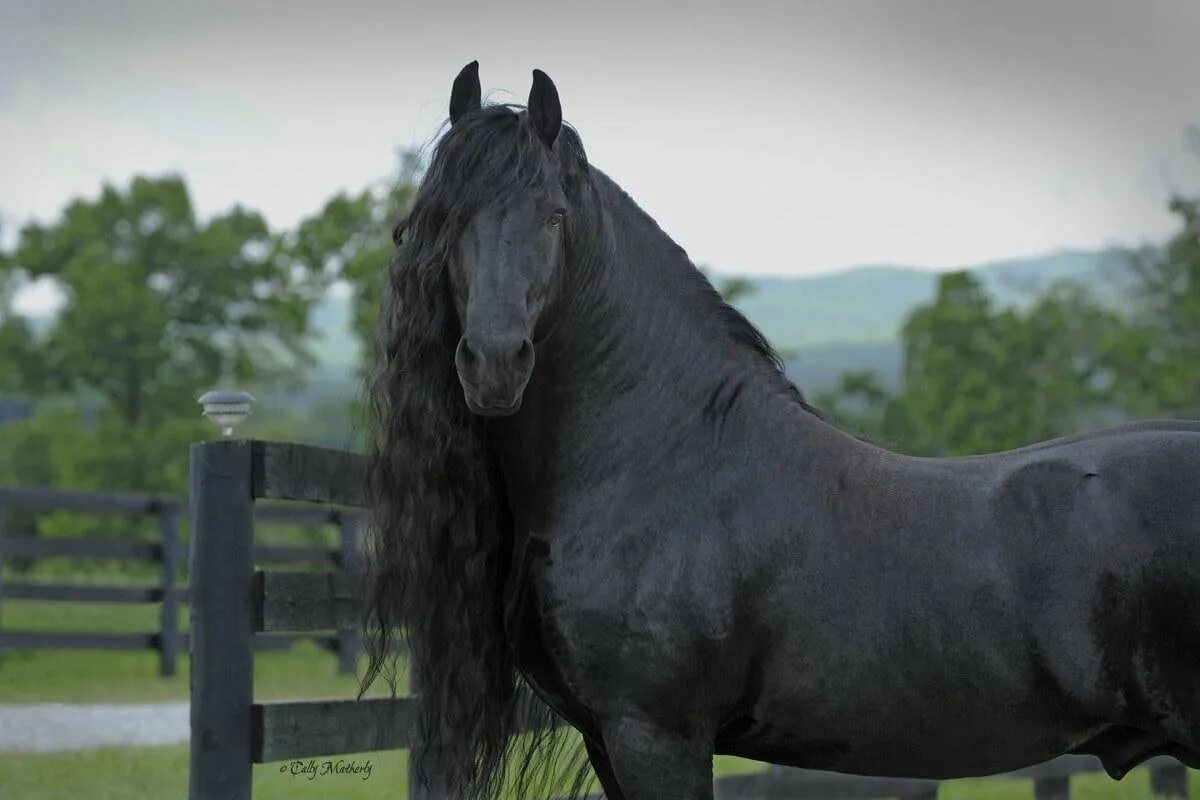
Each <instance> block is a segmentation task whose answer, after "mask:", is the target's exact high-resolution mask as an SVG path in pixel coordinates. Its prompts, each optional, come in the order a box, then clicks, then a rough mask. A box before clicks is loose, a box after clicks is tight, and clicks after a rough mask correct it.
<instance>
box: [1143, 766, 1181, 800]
mask: <svg viewBox="0 0 1200 800" xmlns="http://www.w3.org/2000/svg"><path fill="white" fill-rule="evenodd" d="M1150 792H1151V793H1152V794H1153V795H1154V796H1155V797H1156V798H1169V799H1170V800H1180V799H1181V798H1187V796H1188V771H1187V768H1186V767H1184V766H1183V764H1164V765H1161V766H1155V767H1154V768H1152V769H1151V770H1150Z"/></svg>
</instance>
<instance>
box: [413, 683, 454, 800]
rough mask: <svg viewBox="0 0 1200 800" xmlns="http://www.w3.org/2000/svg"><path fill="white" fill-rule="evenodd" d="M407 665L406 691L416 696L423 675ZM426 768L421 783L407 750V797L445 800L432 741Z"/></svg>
mask: <svg viewBox="0 0 1200 800" xmlns="http://www.w3.org/2000/svg"><path fill="white" fill-rule="evenodd" d="M409 663H410V666H409V684H408V693H409V694H411V695H413V696H417V695H419V694H420V693H421V692H422V691H423V685H424V683H425V681H424V679H423V677H422V676H421V675H420V673H418V672H417V670H416V669H414V668H413V667H412V666H411V662H409ZM416 743H417V742H416V736H415V735H414V737H413V745H414V746H415V745H416ZM428 762H429V763H428V764H427V769H426V771H425V783H423V784H422V783H421V781H419V780H418V779H417V771H416V765H415V764H414V763H413V758H412V750H409V760H408V798H409V800H447V798H449V796H450V794H449V792H447V791H446V775H445V772H443V770H442V768H441V764H440V763H439V762H440V759H439V758H438V755H437V744H436V743H434V749H433V750H432V751H430V758H429V759H428Z"/></svg>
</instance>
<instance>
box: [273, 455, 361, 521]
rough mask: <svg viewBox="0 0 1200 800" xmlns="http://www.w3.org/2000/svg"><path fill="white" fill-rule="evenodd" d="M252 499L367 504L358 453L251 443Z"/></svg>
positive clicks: (350, 504)
mask: <svg viewBox="0 0 1200 800" xmlns="http://www.w3.org/2000/svg"><path fill="white" fill-rule="evenodd" d="M252 447H253V449H252V454H253V455H252V456H251V458H252V460H253V461H252V463H253V475H254V479H253V480H254V490H253V494H254V497H256V498H259V499H271V500H301V501H304V502H309V503H330V504H332V505H340V506H357V507H363V506H365V505H366V499H367V498H366V488H367V460H366V457H365V456H363V455H362V454H361V453H351V452H347V451H345V450H332V449H330V448H327V447H313V446H310V445H301V444H283V443H280V442H253V445H252Z"/></svg>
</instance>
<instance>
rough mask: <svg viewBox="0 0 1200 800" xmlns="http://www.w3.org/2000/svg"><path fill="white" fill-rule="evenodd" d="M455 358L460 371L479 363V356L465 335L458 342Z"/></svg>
mask: <svg viewBox="0 0 1200 800" xmlns="http://www.w3.org/2000/svg"><path fill="white" fill-rule="evenodd" d="M454 360H455V362H456V364H457V366H458V369H459V371H460V372H463V371H467V370H470V369H473V368H474V367H475V366H476V364H478V363H479V357H478V356H476V355H475V351H474V350H473V349H471V345H470V343H469V342H467V340H466V338H465V337H464V338H463V339H462V340H461V341H459V343H458V352H457V353H455V354H454Z"/></svg>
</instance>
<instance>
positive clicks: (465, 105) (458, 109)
mask: <svg viewBox="0 0 1200 800" xmlns="http://www.w3.org/2000/svg"><path fill="white" fill-rule="evenodd" d="M482 99H483V94H482V92H480V91H479V62H478V61H472V62H471V63H470V64H467V65H466V66H465V67H463V68H462V69H461V70H460V71H459V73H458V77H457V78H455V79H454V87H453V88H452V89H451V90H450V124H451V125H453V124H454V123H456V122H458V121H459V120H460V119H462V115H463V114H466V113H467V112H468V111H474V110H476V109H477V108H479V106H480V104H481V101H482Z"/></svg>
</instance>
